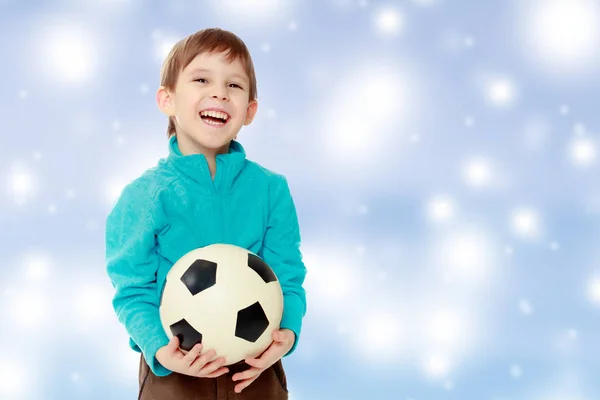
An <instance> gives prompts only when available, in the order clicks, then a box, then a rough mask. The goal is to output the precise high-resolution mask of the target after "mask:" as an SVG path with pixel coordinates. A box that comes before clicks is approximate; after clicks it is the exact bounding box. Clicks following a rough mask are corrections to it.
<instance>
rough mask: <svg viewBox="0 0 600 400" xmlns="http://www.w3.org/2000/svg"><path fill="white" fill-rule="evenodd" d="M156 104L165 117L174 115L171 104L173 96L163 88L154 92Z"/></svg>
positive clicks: (173, 108)
mask: <svg viewBox="0 0 600 400" xmlns="http://www.w3.org/2000/svg"><path fill="white" fill-rule="evenodd" d="M156 104H157V105H158V108H159V109H160V111H162V112H163V113H164V114H166V115H167V116H169V117H171V116H173V115H175V107H174V104H173V94H172V93H171V92H170V91H169V90H168V89H167V88H165V87H164V86H161V87H159V88H158V91H157V92H156Z"/></svg>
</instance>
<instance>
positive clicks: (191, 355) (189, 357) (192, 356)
mask: <svg viewBox="0 0 600 400" xmlns="http://www.w3.org/2000/svg"><path fill="white" fill-rule="evenodd" d="M201 351H202V344H201V343H197V344H196V345H195V346H194V347H192V349H191V350H190V351H188V353H187V354H186V355H185V357H183V361H184V362H185V365H192V363H193V362H194V361H195V360H196V358H198V356H199V355H200V352H201Z"/></svg>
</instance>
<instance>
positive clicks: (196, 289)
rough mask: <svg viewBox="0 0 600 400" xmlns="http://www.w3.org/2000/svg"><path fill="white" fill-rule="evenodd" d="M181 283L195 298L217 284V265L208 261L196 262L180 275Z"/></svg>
mask: <svg viewBox="0 0 600 400" xmlns="http://www.w3.org/2000/svg"><path fill="white" fill-rule="evenodd" d="M181 281H182V282H183V284H184V285H185V287H186V288H187V289H188V290H189V291H190V293H191V294H192V296H195V295H197V294H198V293H200V292H201V291H203V290H206V289H208V288H209V287H211V286H214V284H215V283H216V282H217V264H216V263H214V262H212V261H208V260H196V261H194V262H193V263H192V265H190V266H189V268H188V269H187V271H185V273H184V274H183V275H181Z"/></svg>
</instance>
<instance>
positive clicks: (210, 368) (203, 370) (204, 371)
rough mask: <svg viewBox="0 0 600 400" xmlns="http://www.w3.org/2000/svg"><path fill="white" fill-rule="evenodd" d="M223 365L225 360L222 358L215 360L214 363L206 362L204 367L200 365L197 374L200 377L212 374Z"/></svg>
mask: <svg viewBox="0 0 600 400" xmlns="http://www.w3.org/2000/svg"><path fill="white" fill-rule="evenodd" d="M224 364H225V358H223V357H220V358H217V359H216V360H215V361H210V362H207V363H206V364H205V365H204V366H202V365H200V366H199V368H200V369H199V371H198V373H199V374H201V375H209V374H212V373H213V372H215V371H216V370H218V369H219V368H221V367H222V366H223V365H224Z"/></svg>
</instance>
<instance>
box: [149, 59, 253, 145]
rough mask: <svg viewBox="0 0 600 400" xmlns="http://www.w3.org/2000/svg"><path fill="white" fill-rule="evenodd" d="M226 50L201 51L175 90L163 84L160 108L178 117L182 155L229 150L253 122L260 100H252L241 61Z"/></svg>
mask: <svg viewBox="0 0 600 400" xmlns="http://www.w3.org/2000/svg"><path fill="white" fill-rule="evenodd" d="M224 56H225V53H203V54H199V55H198V56H196V58H194V60H192V62H191V63H190V64H189V65H188V66H187V67H185V68H184V69H183V71H181V73H180V74H179V78H178V80H177V84H176V86H175V91H174V92H169V91H168V90H166V89H165V88H163V87H161V88H160V89H159V90H158V93H157V102H158V105H159V108H160V109H161V110H162V111H163V112H164V113H165V114H167V115H168V116H173V117H175V119H176V127H177V140H178V144H179V148H180V150H181V152H182V154H184V155H186V154H193V153H202V154H205V155H209V156H213V155H216V154H219V153H225V152H227V150H228V145H229V142H230V141H231V140H232V139H234V138H235V137H236V135H237V134H238V132H239V131H240V129H241V127H242V126H243V125H248V124H250V123H251V122H252V119H253V118H254V115H255V114H256V110H257V106H258V105H257V103H256V101H254V100H253V101H249V88H250V82H249V79H248V76H247V75H246V72H245V71H244V67H243V66H242V63H241V62H240V61H239V60H237V59H236V60H234V61H233V62H231V63H229V62H227V60H226V59H225V58H224Z"/></svg>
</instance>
